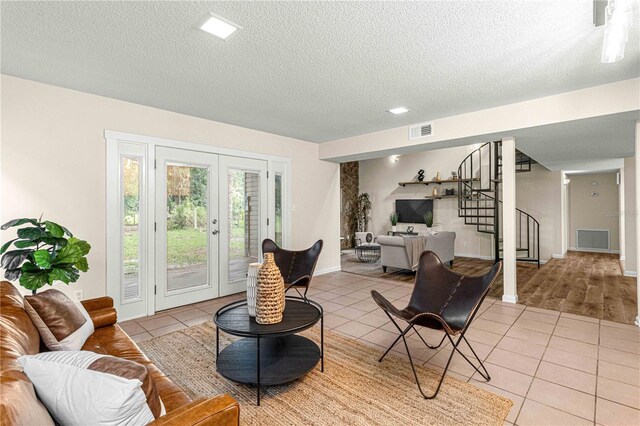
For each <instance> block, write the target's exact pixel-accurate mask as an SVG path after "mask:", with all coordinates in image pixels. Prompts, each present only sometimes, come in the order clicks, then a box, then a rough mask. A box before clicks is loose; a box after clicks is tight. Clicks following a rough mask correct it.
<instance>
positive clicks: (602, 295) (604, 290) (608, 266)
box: [366, 252, 638, 324]
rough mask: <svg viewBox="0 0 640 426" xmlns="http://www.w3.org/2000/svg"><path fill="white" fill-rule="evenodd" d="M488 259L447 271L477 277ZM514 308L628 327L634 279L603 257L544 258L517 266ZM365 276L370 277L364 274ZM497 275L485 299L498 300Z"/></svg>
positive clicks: (407, 277) (463, 261)
mask: <svg viewBox="0 0 640 426" xmlns="http://www.w3.org/2000/svg"><path fill="white" fill-rule="evenodd" d="M492 264H493V262H492V261H490V260H482V259H472V258H456V260H455V261H454V265H453V270H455V271H457V272H459V273H462V274H466V275H480V274H483V273H486V272H487V271H489V269H490V268H491V266H492ZM517 271H518V272H517V273H518V299H519V303H522V304H524V305H527V306H533V307H537V308H543V309H551V310H554V311H560V312H567V313H571V314H576V315H584V316H589V317H592V318H598V319H605V320H609V321H616V322H621V323H626V324H633V322H634V320H635V318H636V316H637V315H638V312H637V303H636V279H635V278H631V277H625V276H623V275H622V272H621V268H620V262H619V256H618V255H613V254H604V253H585V252H568V254H567V256H566V257H565V258H564V259H550V260H549V261H548V262H547V263H546V264H544V265H542V266H541V267H540V269H537V267H536V265H534V264H526V263H519V264H518V269H517ZM366 275H370V274H369V273H367V274H366ZM375 275H376V276H379V277H381V278H386V279H392V280H397V281H404V282H407V281H409V282H410V281H413V280H414V279H415V275H414V274H413V273H410V272H408V271H389V272H387V273H382V270H381V268H380V270H379V271H378V270H376V271H375ZM502 294H503V285H502V277H501V276H500V277H499V279H498V281H496V284H495V285H494V287H493V288H492V289H491V293H490V294H489V295H490V296H491V297H494V298H497V299H500V298H502Z"/></svg>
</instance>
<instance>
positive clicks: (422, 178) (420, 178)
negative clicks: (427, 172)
mask: <svg viewBox="0 0 640 426" xmlns="http://www.w3.org/2000/svg"><path fill="white" fill-rule="evenodd" d="M423 180H424V170H422V169H420V170H418V181H420V182H422V181H423Z"/></svg>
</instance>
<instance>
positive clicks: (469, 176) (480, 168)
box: [458, 141, 540, 267]
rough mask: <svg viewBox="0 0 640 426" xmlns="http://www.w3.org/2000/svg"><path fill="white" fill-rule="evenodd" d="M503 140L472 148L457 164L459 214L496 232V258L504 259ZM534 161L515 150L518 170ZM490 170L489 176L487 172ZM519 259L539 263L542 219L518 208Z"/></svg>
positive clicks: (481, 229) (482, 229)
mask: <svg viewBox="0 0 640 426" xmlns="http://www.w3.org/2000/svg"><path fill="white" fill-rule="evenodd" d="M501 146H502V143H501V142H500V141H497V142H487V143H484V144H482V145H481V146H480V147H479V148H477V149H475V150H474V151H472V152H471V153H470V154H469V155H467V157H465V158H464V160H462V162H461V163H460V166H459V167H458V216H459V217H461V218H464V223H465V224H466V225H472V226H475V227H476V230H477V232H481V233H486V234H492V235H494V251H495V258H496V262H497V261H498V260H500V259H501V252H502V247H501V243H502V238H501V237H500V232H501V231H500V226H499V225H500V210H501V209H500V207H501V205H502V200H500V199H499V185H500V183H501V179H502V164H501V161H502V156H501V155H500V154H501V152H500V150H501ZM533 163H534V161H533V160H532V159H531V158H530V157H528V156H527V155H526V154H524V153H522V152H520V151H517V152H516V171H517V172H527V171H531V165H532V164H533ZM486 172H488V177H487V173H486ZM516 214H517V217H516V243H517V247H516V259H517V260H518V261H524V262H535V263H537V264H538V267H540V223H539V222H538V221H537V220H536V219H535V218H534V217H533V216H531V215H530V214H528V213H527V212H525V211H523V210H521V209H518V208H516Z"/></svg>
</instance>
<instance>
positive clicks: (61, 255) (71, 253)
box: [53, 237, 91, 265]
mask: <svg viewBox="0 0 640 426" xmlns="http://www.w3.org/2000/svg"><path fill="white" fill-rule="evenodd" d="M89 250H91V246H90V245H89V243H87V242H86V241H83V240H79V239H77V238H74V237H71V238H69V240H68V241H67V245H66V246H64V247H62V248H61V249H60V250H58V254H57V256H56V258H55V259H54V261H53V263H54V265H61V264H71V265H73V264H74V263H76V262H78V261H79V260H80V259H81V258H83V257H84V256H85V255H86V254H87V253H89Z"/></svg>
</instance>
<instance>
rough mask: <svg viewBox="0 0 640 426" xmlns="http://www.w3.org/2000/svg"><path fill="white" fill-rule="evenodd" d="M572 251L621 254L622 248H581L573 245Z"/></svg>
mask: <svg viewBox="0 0 640 426" xmlns="http://www.w3.org/2000/svg"><path fill="white" fill-rule="evenodd" d="M569 250H570V251H580V252H584V253H607V254H620V250H598V249H579V248H575V247H571V248H570V249H569Z"/></svg>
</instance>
